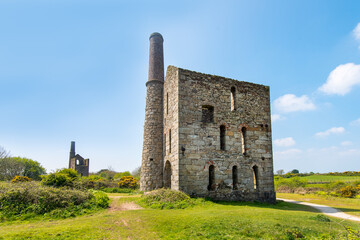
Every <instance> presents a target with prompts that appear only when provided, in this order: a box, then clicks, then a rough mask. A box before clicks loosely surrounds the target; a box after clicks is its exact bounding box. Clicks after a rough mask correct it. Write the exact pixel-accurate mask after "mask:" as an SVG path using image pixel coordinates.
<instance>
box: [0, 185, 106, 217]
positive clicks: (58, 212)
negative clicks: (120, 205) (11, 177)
mask: <svg viewBox="0 0 360 240" xmlns="http://www.w3.org/2000/svg"><path fill="white" fill-rule="evenodd" d="M104 195H105V196H104ZM108 203H109V199H108V197H107V195H106V194H105V193H102V192H94V193H91V192H89V191H80V190H76V189H69V188H55V187H49V186H43V185H40V184H37V183H33V182H27V183H18V184H2V185H0V214H1V215H2V218H5V219H8V220H12V219H26V218H31V217H34V216H37V215H43V216H50V217H70V216H76V215H80V214H83V213H86V212H91V211H95V210H96V209H99V208H106V207H108Z"/></svg>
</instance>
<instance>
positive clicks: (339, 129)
mask: <svg viewBox="0 0 360 240" xmlns="http://www.w3.org/2000/svg"><path fill="white" fill-rule="evenodd" d="M343 132H345V128H343V127H333V128H330V129H328V130H326V131H325V132H318V133H316V134H315V136H317V137H326V136H329V135H330V134H333V133H334V134H338V133H343Z"/></svg>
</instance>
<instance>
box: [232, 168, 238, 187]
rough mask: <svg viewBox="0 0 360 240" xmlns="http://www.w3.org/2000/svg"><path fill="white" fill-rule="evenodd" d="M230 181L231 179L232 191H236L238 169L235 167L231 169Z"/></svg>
mask: <svg viewBox="0 0 360 240" xmlns="http://www.w3.org/2000/svg"><path fill="white" fill-rule="evenodd" d="M232 179H233V189H234V190H236V189H237V185H238V169H237V166H233V168H232Z"/></svg>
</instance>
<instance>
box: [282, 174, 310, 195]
mask: <svg viewBox="0 0 360 240" xmlns="http://www.w3.org/2000/svg"><path fill="white" fill-rule="evenodd" d="M306 184H307V180H305V179H301V178H300V177H292V178H279V179H278V180H277V181H275V189H276V190H277V191H278V192H288V193H293V192H295V191H301V192H302V191H305V190H304V188H305V186H306Z"/></svg>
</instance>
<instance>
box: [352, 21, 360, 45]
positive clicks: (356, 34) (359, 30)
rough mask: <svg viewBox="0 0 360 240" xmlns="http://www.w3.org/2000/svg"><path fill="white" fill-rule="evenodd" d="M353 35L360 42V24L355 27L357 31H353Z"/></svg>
mask: <svg viewBox="0 0 360 240" xmlns="http://www.w3.org/2000/svg"><path fill="white" fill-rule="evenodd" d="M353 34H354V37H355V39H356V40H358V41H359V42H360V23H358V24H357V25H356V27H355V29H354V30H353ZM359 48H360V46H359Z"/></svg>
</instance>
